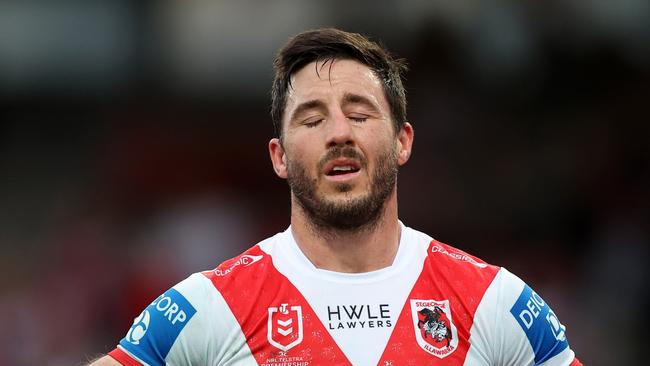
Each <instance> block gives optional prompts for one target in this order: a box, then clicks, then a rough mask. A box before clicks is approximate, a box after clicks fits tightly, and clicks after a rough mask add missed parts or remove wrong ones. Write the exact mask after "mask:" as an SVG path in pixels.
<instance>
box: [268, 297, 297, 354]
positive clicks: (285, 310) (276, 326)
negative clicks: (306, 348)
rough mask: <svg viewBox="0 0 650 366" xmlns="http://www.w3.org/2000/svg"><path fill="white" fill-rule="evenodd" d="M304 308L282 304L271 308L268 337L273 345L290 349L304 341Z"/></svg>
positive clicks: (285, 349)
mask: <svg viewBox="0 0 650 366" xmlns="http://www.w3.org/2000/svg"><path fill="white" fill-rule="evenodd" d="M302 336H303V331H302V308H301V307H300V306H299V305H297V306H291V307H289V305H288V304H282V305H280V307H279V308H278V307H270V308H269V321H268V333H267V339H268V341H269V343H270V344H271V345H273V346H274V347H276V348H278V349H280V350H282V351H288V350H290V349H291V348H293V347H294V346H296V345H298V344H299V343H300V342H302Z"/></svg>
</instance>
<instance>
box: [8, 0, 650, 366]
mask: <svg viewBox="0 0 650 366" xmlns="http://www.w3.org/2000/svg"><path fill="white" fill-rule="evenodd" d="M649 14H650V3H648V2H647V1H643V0H618V1H593V2H583V1H579V0H559V1H543V2H539V1H519V2H515V1H502V2H498V3H496V2H491V1H490V2H474V1H437V0H435V1H417V0H401V1H397V0H394V1H358V2H353V1H342V0H335V1H329V2H306V1H300V0H280V1H273V2H271V1H247V0H242V1H207V0H183V1H181V0H160V1H152V0H149V1H139V2H132V1H126V0H113V1H100V0H85V1H74V0H51V1H36V0H33V1H2V2H0V116H1V117H0V118H1V120H2V123H1V124H0V172H1V173H0V174H1V175H0V177H1V179H0V250H1V253H2V254H1V256H0V271H1V276H0V286H1V287H0V289H1V292H0V324H1V328H2V331H1V332H0V366H2V365H16V366H22V365H36V364H40V365H70V364H81V363H83V362H84V361H86V360H88V359H89V358H92V357H94V356H96V355H97V354H99V353H102V352H107V351H109V350H111V349H112V348H113V347H114V345H115V344H116V342H117V341H118V340H119V339H120V338H121V337H123V335H124V334H125V333H126V331H127V330H128V327H129V326H130V324H131V321H132V319H133V318H134V317H135V316H137V315H138V314H139V312H140V311H141V309H142V308H143V307H144V306H146V305H147V304H148V303H149V302H150V301H151V300H152V299H153V298H155V297H156V296H157V295H158V294H159V293H160V292H162V291H164V290H165V289H167V288H168V287H170V286H171V285H173V284H174V283H176V282H178V281H180V280H181V279H183V278H184V277H186V276H187V275H189V274H190V273H191V272H194V271H198V270H203V269H209V268H212V267H215V266H216V265H217V264H218V263H220V262H221V261H222V260H224V259H226V258H228V257H231V256H233V255H236V254H237V253H239V252H240V251H242V250H244V249H245V248H247V247H249V246H251V245H253V244H255V243H256V242H257V241H258V240H261V239H263V238H265V237H267V236H270V235H271V234H273V233H275V232H277V231H280V230H284V229H285V228H286V226H287V225H288V219H289V201H288V197H289V194H288V189H287V187H286V185H285V183H284V182H283V181H281V180H280V179H278V178H276V177H275V175H274V174H273V172H272V170H271V166H270V163H269V161H268V157H267V150H266V149H267V148H266V145H267V142H268V140H269V138H270V137H271V130H272V129H271V123H270V118H269V117H268V109H269V97H268V89H269V88H270V82H271V77H272V68H271V63H272V60H273V57H274V52H275V50H276V49H277V48H278V47H279V46H281V45H282V44H283V43H284V41H285V40H286V39H287V38H288V37H289V36H291V35H292V34H295V33H296V32H299V31H301V30H305V29H309V28H316V27H320V26H338V27H341V28H343V29H345V30H349V31H356V32H361V33H364V34H367V35H370V36H371V37H373V38H375V39H379V40H382V41H383V43H385V44H386V45H387V46H388V48H389V49H391V50H393V51H394V52H395V53H396V54H397V55H399V56H400V57H405V58H407V59H408V60H409V63H410V65H411V71H410V72H409V73H408V74H407V81H406V87H407V90H408V93H409V103H410V104H409V118H410V120H411V122H412V124H413V125H414V127H415V131H416V140H415V147H414V155H413V157H412V159H411V161H410V162H409V164H407V165H406V166H405V167H404V168H403V169H402V172H401V174H400V177H399V180H400V183H399V195H400V208H401V212H400V216H401V218H402V220H403V221H404V222H405V223H406V224H407V225H409V226H411V227H414V228H416V229H419V230H422V231H424V232H427V233H429V234H431V235H433V236H434V237H436V238H437V239H438V240H440V241H443V242H447V243H449V244H452V245H455V246H458V247H459V248H462V249H464V250H467V251H469V252H471V253H473V254H475V255H477V256H479V257H481V258H483V259H485V260H487V261H489V262H492V263H495V264H499V265H503V266H506V267H507V268H509V269H510V270H511V271H513V272H514V273H517V274H518V275H520V276H521V277H523V278H524V279H525V280H526V281H527V282H528V283H529V284H530V285H531V286H532V287H534V288H536V289H537V290H538V292H539V293H540V294H541V295H542V296H543V297H544V298H545V299H546V300H547V301H548V302H550V303H551V304H553V306H554V310H555V312H556V313H557V314H558V315H559V316H560V318H561V319H562V321H563V323H564V324H565V325H566V326H567V327H568V337H569V340H570V342H571V344H572V348H573V349H575V350H576V353H577V354H578V355H579V357H580V358H581V360H582V361H583V362H584V363H585V364H588V365H614V364H618V365H635V364H639V365H640V364H642V363H643V362H642V360H643V359H645V358H647V357H645V355H644V354H643V350H644V348H645V347H646V345H647V341H648V335H647V332H646V327H645V325H646V324H648V320H649V319H648V311H647V309H648V306H649V305H650V304H649V301H648V293H649V290H648V288H649V287H648V284H647V282H648V271H649V270H648V265H647V261H648V252H649V250H650V249H649V248H650V246H649V245H648V244H649V235H648V227H649V225H648V218H649V217H650V215H649V208H650V189H649V187H650V169H649V164H650V147H649V146H650V143H649V140H650V128H649V123H648V102H649V101H650V83H649V82H650V19H649V16H648V15H649ZM644 121H645V122H644ZM642 356H643V357H642Z"/></svg>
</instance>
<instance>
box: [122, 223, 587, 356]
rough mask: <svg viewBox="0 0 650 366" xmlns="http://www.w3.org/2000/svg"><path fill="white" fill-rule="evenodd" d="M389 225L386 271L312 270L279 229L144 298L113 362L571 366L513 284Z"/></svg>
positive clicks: (545, 317) (549, 323) (559, 334)
mask: <svg viewBox="0 0 650 366" xmlns="http://www.w3.org/2000/svg"><path fill="white" fill-rule="evenodd" d="M400 225H401V236H400V242H399V247H398V250H397V254H396V257H395V259H394V261H393V263H392V265H391V266H389V267H387V268H383V269H380V270H377V271H372V272H368V273H338V272H332V271H327V270H323V269H318V268H316V267H315V266H314V265H313V264H312V263H311V262H310V261H309V259H308V258H307V257H306V256H305V255H304V254H303V253H302V251H301V250H300V248H299V247H298V245H297V244H296V242H295V240H294V238H293V235H292V233H291V228H290V227H289V229H287V230H286V231H284V232H281V233H279V234H276V235H275V236H273V237H271V238H268V239H266V240H264V241H262V242H260V243H259V244H257V245H255V246H254V247H252V248H250V249H249V250H247V251H246V252H244V253H243V254H241V255H239V256H238V257H235V258H233V259H230V260H227V261H225V262H224V263H222V264H221V265H219V266H218V267H217V268H216V269H214V270H211V271H205V272H201V273H195V274H193V275H191V276H190V277H189V278H187V279H185V280H184V281H182V282H180V283H178V284H177V285H176V286H174V287H173V288H171V289H170V290H168V291H167V292H165V293H164V294H162V295H160V296H159V297H158V298H157V299H155V300H154V301H153V302H152V303H151V304H150V305H149V306H148V307H147V308H146V309H145V310H144V311H143V312H142V313H141V314H140V315H139V316H138V317H137V318H136V319H135V320H134V322H133V325H132V327H131V328H130V329H129V331H128V333H127V335H126V336H125V337H124V338H123V339H122V340H121V341H120V343H119V345H118V346H117V348H116V349H114V350H113V351H112V352H110V353H109V355H111V356H112V357H113V358H115V359H116V360H118V361H119V362H120V363H122V364H124V365H139V364H142V365H164V364H169V365H214V366H217V365H220V366H221V365H232V366H235V365H236V366H241V365H264V366H307V365H382V366H388V365H470V366H478V365H548V366H551V365H580V363H579V361H578V360H577V359H576V358H575V355H574V352H573V351H572V350H571V348H570V347H569V344H568V341H567V338H566V328H565V326H564V325H562V323H561V322H560V321H559V320H558V317H557V315H556V314H555V313H554V312H553V311H552V310H551V308H550V307H549V305H548V304H547V303H546V302H545V301H544V300H543V299H542V298H541V297H540V296H539V295H538V294H537V293H536V292H535V291H533V290H532V289H531V288H530V287H529V286H527V285H526V284H525V283H524V282H523V281H522V280H521V279H519V278H518V277H516V276H515V275H513V274H512V273H510V272H508V271H507V270H506V269H504V268H500V267H497V266H493V265H489V264H487V263H485V262H483V261H482V260H480V259H478V258H476V257H474V256H472V255H469V254H467V253H465V252H463V251H461V250H458V249H455V248H453V247H451V246H448V245H445V244H443V243H440V242H438V241H436V240H434V239H433V238H431V237H429V236H428V235H426V234H424V233H421V232H418V231H416V230H413V229H410V228H408V227H406V226H404V225H403V224H402V223H400Z"/></svg>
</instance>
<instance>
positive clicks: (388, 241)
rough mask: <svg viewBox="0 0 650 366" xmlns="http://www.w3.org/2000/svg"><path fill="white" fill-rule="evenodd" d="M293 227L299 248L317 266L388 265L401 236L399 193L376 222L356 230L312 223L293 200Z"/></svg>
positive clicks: (351, 269) (359, 268) (353, 269)
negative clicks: (398, 216)
mask: <svg viewBox="0 0 650 366" xmlns="http://www.w3.org/2000/svg"><path fill="white" fill-rule="evenodd" d="M291 229H292V233H293V236H294V238H295V240H296V243H297V244H298V247H299V248H300V250H302V252H303V253H304V254H305V256H306V257H307V258H308V259H309V260H310V261H311V262H312V263H313V264H314V266H316V267H317V268H320V269H326V270H329V271H335V272H345V273H362V272H370V271H375V270H378V269H381V268H385V267H388V266H390V265H391V264H393V260H394V259H395V256H396V255H397V249H398V246H399V239H400V235H401V227H400V224H399V221H398V218H397V195H396V192H393V194H392V195H391V197H389V198H388V201H387V202H386V203H385V205H384V209H383V212H382V214H381V216H380V217H379V219H378V221H377V222H376V224H374V225H370V226H368V227H365V228H360V229H359V230H353V231H348V230H345V231H341V230H334V229H324V228H319V227H317V226H315V225H313V224H312V223H311V222H310V221H309V217H308V216H307V214H306V213H305V211H304V210H303V209H302V207H300V205H298V204H297V203H295V200H293V202H292V207H291Z"/></svg>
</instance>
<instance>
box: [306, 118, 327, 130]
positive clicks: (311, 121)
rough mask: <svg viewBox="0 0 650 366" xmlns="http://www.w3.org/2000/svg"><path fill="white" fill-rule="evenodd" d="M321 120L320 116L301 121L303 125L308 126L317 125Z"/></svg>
mask: <svg viewBox="0 0 650 366" xmlns="http://www.w3.org/2000/svg"><path fill="white" fill-rule="evenodd" d="M321 122H323V119H322V118H317V119H314V118H312V119H307V120H305V121H303V122H302V125H303V126H307V127H308V128H312V127H316V126H318V125H319V124H320V123H321Z"/></svg>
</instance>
